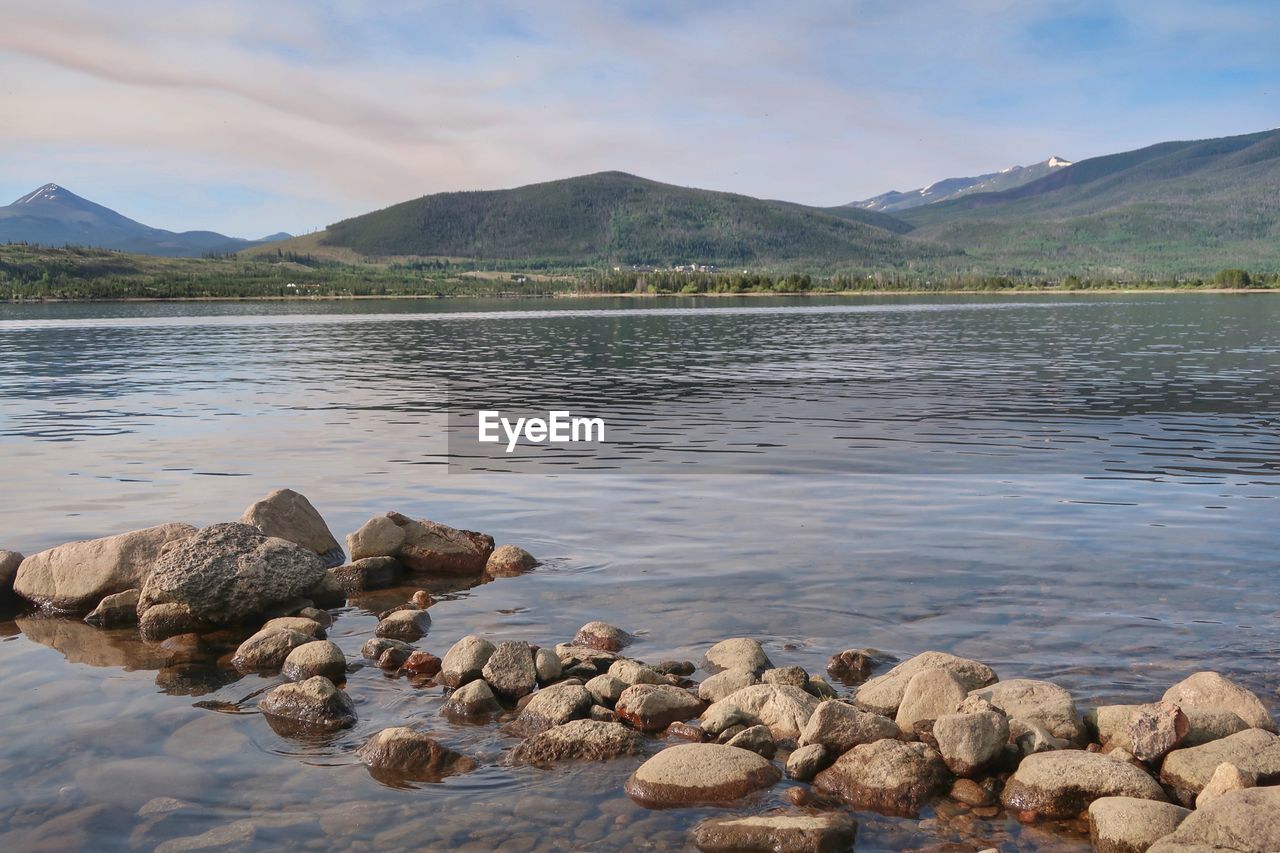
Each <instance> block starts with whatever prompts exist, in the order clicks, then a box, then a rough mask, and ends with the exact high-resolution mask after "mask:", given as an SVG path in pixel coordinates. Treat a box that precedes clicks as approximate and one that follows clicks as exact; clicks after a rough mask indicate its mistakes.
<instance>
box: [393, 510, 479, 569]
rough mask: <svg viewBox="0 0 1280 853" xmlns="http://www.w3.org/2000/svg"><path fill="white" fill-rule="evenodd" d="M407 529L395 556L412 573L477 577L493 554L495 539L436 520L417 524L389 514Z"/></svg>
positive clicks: (398, 515)
mask: <svg viewBox="0 0 1280 853" xmlns="http://www.w3.org/2000/svg"><path fill="white" fill-rule="evenodd" d="M387 518H389V519H391V520H392V521H393V522H394V523H395V524H396V525H397V526H398V527H401V528H403V530H404V534H405V536H404V541H403V542H402V543H400V548H399V549H398V550H397V552H396V554H395V556H396V558H397V559H399V560H400V562H401V563H404V565H405V566H407V567H408V568H409V569H410V570H412V571H415V572H425V573H429V574H435V575H449V576H474V575H479V574H482V573H483V572H484V567H485V563H486V562H487V561H488V559H489V555H490V554H492V553H493V537H492V536H486V535H485V534H483V533H476V532H475V531H472V530H459V529H457V528H454V527H449V526H448V525H444V524H439V523H437V522H434V521H426V520H421V521H417V520H414V519H411V518H408V517H406V516H403V515H400V514H399V513H387Z"/></svg>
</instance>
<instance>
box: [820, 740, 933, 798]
mask: <svg viewBox="0 0 1280 853" xmlns="http://www.w3.org/2000/svg"><path fill="white" fill-rule="evenodd" d="M948 777H949V774H948V773H947V766H946V764H944V763H943V761H942V756H940V755H938V753H937V751H936V750H934V749H933V748H932V747H929V746H927V745H925V744H923V743H903V742H902V741H897V740H878V741H876V742H874V743H868V744H862V745H861V746H855V747H854V748H853V749H851V750H849V751H848V752H846V753H845V754H844V755H842V756H840V758H838V759H837V760H836V763H835V764H833V765H831V766H830V767H828V768H827V769H826V770H823V771H822V772H821V773H819V774H818V775H817V776H816V777H815V778H814V780H813V783H814V786H815V787H817V788H818V790H820V791H823V792H825V793H828V794H831V795H834V796H836V797H839V798H840V799H842V800H844V801H845V802H847V803H849V804H850V805H852V806H853V807H854V808H856V809H873V810H875V811H878V812H883V813H885V814H892V815H904V816H908V817H910V816H914V815H915V814H916V813H917V812H918V811H919V809H920V806H921V805H923V804H924V803H925V802H926V801H927V800H928V799H929V798H930V797H932V796H933V795H934V794H936V793H938V792H940V791H941V790H942V789H943V787H944V786H945V785H946V783H947V779H948Z"/></svg>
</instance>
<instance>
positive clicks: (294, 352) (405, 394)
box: [0, 294, 1280, 850]
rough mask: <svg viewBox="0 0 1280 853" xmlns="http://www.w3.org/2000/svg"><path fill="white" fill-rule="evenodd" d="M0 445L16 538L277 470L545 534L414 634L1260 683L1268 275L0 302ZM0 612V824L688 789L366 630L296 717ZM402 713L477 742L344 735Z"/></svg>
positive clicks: (145, 517) (361, 828) (1275, 376)
mask: <svg viewBox="0 0 1280 853" xmlns="http://www.w3.org/2000/svg"><path fill="white" fill-rule="evenodd" d="M482 407H487V408H494V409H503V410H509V411H513V412H515V411H518V412H532V411H539V410H541V411H546V410H549V409H551V408H558V407H564V408H569V409H572V410H573V411H574V412H575V414H577V413H582V414H593V415H600V416H601V417H602V418H603V419H604V420H605V422H606V424H608V427H609V433H608V434H607V436H606V437H607V438H608V439H610V440H607V441H606V442H605V443H604V444H600V445H597V446H591V447H577V446H566V447H554V448H547V447H543V448H536V447H524V448H521V449H520V450H519V451H518V452H517V453H514V454H506V453H503V452H501V450H500V449H498V450H496V451H495V450H494V449H493V448H492V447H488V446H486V447H485V448H483V449H481V448H479V447H478V446H477V445H475V444H474V441H473V432H472V431H473V430H474V423H475V421H474V418H475V412H476V410H477V409H478V408H482ZM0 453H2V454H3V459H4V460H5V462H4V469H5V470H6V471H8V472H9V474H8V477H7V479H8V481H9V486H8V487H7V488H6V489H5V490H4V491H3V494H0V510H3V512H2V513H0V518H3V523H2V524H0V547H3V548H8V549H13V550H18V551H21V552H23V553H26V554H32V553H34V552H36V551H39V550H42V549H45V548H48V547H51V546H54V545H57V544H60V543H62V542H66V541H69V540H73V539H82V538H91V537H98V536H104V535H109V534H112V533H117V532H121V531H125V530H131V529H135V528H140V527H145V526H149V525H153V524H158V523H161V522H166V521H185V522H190V523H192V524H196V525H204V524H208V523H212V522H216V521H226V520H234V519H236V518H238V517H239V515H240V513H241V512H242V511H243V509H244V508H245V506H247V505H248V504H249V503H251V502H252V501H254V500H256V499H258V498H260V497H261V496H262V495H264V494H265V493H266V492H268V491H270V490H271V489H274V488H279V487H286V486H287V487H290V488H293V489H296V490H298V491H300V492H302V493H304V494H305V495H307V496H308V497H309V498H310V499H311V501H312V502H313V503H314V504H315V505H316V507H317V508H319V510H320V511H321V512H322V513H323V515H324V516H325V518H326V520H327V521H328V523H329V526H330V527H331V529H332V530H333V531H334V533H335V534H336V535H337V536H338V538H339V539H342V538H343V537H344V536H345V535H346V534H347V533H350V532H351V531H353V530H355V529H356V528H357V527H359V526H360V525H361V524H362V523H363V522H364V521H365V520H366V519H368V518H369V517H370V516H372V515H374V514H379V513H382V512H385V511H387V510H393V509H394V510H397V511H399V512H402V513H405V514H407V515H411V516H413V517H418V518H430V519H433V520H437V521H441V522H444V523H446V524H451V525H455V526H459V527H464V528H468V529H472V530H483V531H486V532H488V533H490V534H492V535H493V536H494V537H495V538H496V539H497V541H498V542H499V543H503V542H511V543H515V544H518V545H521V546H523V547H525V548H527V549H528V550H530V551H531V552H533V553H534V554H535V555H537V556H538V557H539V558H540V559H541V560H542V561H543V563H542V565H541V566H539V567H538V568H536V569H534V570H533V571H531V572H529V573H527V574H524V575H522V576H519V577H514V578H503V579H500V580H497V581H495V582H492V583H486V584H483V585H480V586H476V587H473V588H459V587H458V586H457V585H454V586H447V585H439V584H433V585H432V587H431V588H432V589H433V592H435V593H436V595H437V598H438V599H439V600H438V602H437V603H436V604H435V605H434V606H433V607H432V608H431V617H432V626H431V629H430V633H429V634H428V636H427V637H425V638H424V639H423V640H422V641H421V642H420V643H419V644H418V645H419V647H421V648H423V649H426V650H429V651H431V652H434V653H435V654H439V655H443V653H444V652H445V650H446V649H448V647H449V646H450V645H451V644H452V643H453V642H454V641H455V640H457V639H458V638H459V637H461V636H463V635H465V634H469V633H478V634H483V635H486V636H489V637H491V638H494V639H524V640H528V641H530V642H533V643H537V644H539V645H552V644H554V643H556V642H563V641H567V640H569V639H570V638H571V637H572V636H573V634H574V632H575V630H576V629H577V628H578V627H579V626H580V625H582V624H583V623H585V622H587V621H590V620H592V619H603V620H605V621H609V622H612V623H614V624H617V625H620V626H622V627H624V628H627V629H628V630H631V631H633V632H634V633H636V634H637V635H638V637H639V639H638V642H637V643H636V644H635V645H634V646H632V647H631V648H630V649H629V650H628V654H633V655H634V656H636V657H640V658H642V659H645V660H648V661H653V662H656V661H658V660H662V659H667V658H682V659H689V660H697V659H698V658H700V656H701V654H702V652H703V651H705V649H706V648H707V647H708V646H710V645H711V644H712V643H714V642H716V641H717V640H720V639H723V638H726V637H731V636H751V637H755V638H757V639H759V640H760V641H762V642H763V643H764V644H765V647H766V649H767V650H768V652H769V654H770V656H771V658H772V659H773V661H774V662H775V663H776V664H778V665H781V666H786V665H801V666H804V667H806V668H807V669H808V670H809V671H810V672H822V671H823V668H824V665H825V662H826V660H827V659H828V657H829V656H830V655H831V654H833V653H834V652H836V651H839V650H841V649H844V648H849V647H858V646H872V647H875V648H878V649H881V650H883V651H885V652H888V653H891V654H893V655H895V656H897V657H899V658H906V657H908V656H910V655H912V654H916V653H918V652H921V651H924V650H927V649H937V650H942V651H949V652H953V653H956V654H960V655H963V656H965V657H972V658H977V659H979V660H982V661H984V662H986V663H988V664H990V665H991V666H993V667H994V668H995V669H996V671H997V672H998V673H999V674H1000V675H1001V677H1003V678H1010V677H1030V678H1043V679H1049V680H1052V681H1054V682H1056V683H1058V684H1061V685H1063V686H1064V687H1067V688H1068V689H1070V690H1071V691H1072V693H1073V695H1074V697H1075V699H1076V701H1077V703H1078V704H1079V705H1080V707H1081V708H1082V709H1083V708H1086V707H1089V706H1091V705H1094V704H1098V703H1113V702H1142V701H1153V700H1155V699H1157V698H1159V696H1160V694H1161V693H1163V692H1164V690H1165V689H1166V688H1167V687H1168V686H1169V685H1171V684H1172V683H1174V682H1175V681H1177V680H1179V679H1181V678H1183V677H1185V676H1186V675H1188V674H1190V673H1191V672H1194V671H1197V670H1203V669H1215V670H1219V671H1221V672H1222V673H1224V674H1226V675H1228V676H1230V677H1231V678H1233V679H1236V680H1237V681H1239V682H1240V683H1242V684H1244V685H1245V686H1248V687H1249V688H1251V689H1253V690H1255V691H1256V692H1257V693H1258V694H1259V695H1260V696H1261V697H1262V698H1263V701H1264V702H1266V703H1267V704H1268V705H1269V707H1270V708H1271V710H1272V711H1273V712H1274V711H1276V710H1277V709H1278V706H1280V703H1278V702H1277V694H1276V688H1277V687H1280V674H1278V671H1277V669H1276V665H1275V661H1276V658H1277V653H1280V639H1278V638H1280V632H1278V631H1277V629H1278V628H1280V619H1278V617H1280V607H1278V605H1277V601H1278V599H1277V592H1278V591H1280V573H1278V572H1277V569H1280V547H1278V546H1280V524H1278V523H1277V522H1278V521H1280V503H1277V498H1280V298H1277V297H1275V296H1271V295H1250V296H1239V295H1207V294H1202V295H1193V294H1168V295H1163V294H1145V295H1108V296H1099V295H1070V296H1068V295H1065V294H1064V295H1045V294H1040V295H1030V296H1022V297H1013V296H991V297H962V296H957V297H905V296H904V297H851V298H805V299H777V300H775V299H765V298H744V299H674V298H673V299H663V300H634V299H632V300H628V299H616V300H608V299H558V300H536V301H527V302H526V301H505V302H484V301H481V300H385V301H375V300H369V301H358V302H319V301H317V302H291V303H272V302H244V303H239V302H237V303H216V302H210V303H112V304H102V305H88V304H54V305H7V306H0ZM416 588H417V586H416V585H415V586H410V587H407V588H399V589H392V590H384V591H379V592H377V593H366V594H363V595H361V596H358V597H356V598H353V599H352V600H351V601H350V602H349V606H348V607H346V608H343V609H342V610H341V611H337V613H338V618H337V620H336V622H335V624H334V627H333V628H332V629H331V630H330V638H331V639H333V640H334V641H335V642H337V643H338V644H339V645H340V646H341V647H342V648H343V650H344V651H345V652H346V653H347V655H348V658H349V659H352V660H359V650H360V647H361V645H362V643H363V642H364V640H365V639H367V638H368V637H369V636H371V635H372V630H373V626H374V624H375V623H376V616H375V615H374V614H376V613H377V612H378V611H379V610H382V609H385V608H386V607H388V606H391V605H394V604H397V603H400V602H401V601H403V600H404V599H405V598H407V596H408V594H409V593H410V592H412V591H413V589H416ZM0 619H5V620H7V621H0V636H3V638H4V639H3V641H2V642H0V680H2V681H3V684H4V685H5V686H6V689H5V690H4V692H3V694H2V695H0V712H2V713H3V716H4V719H5V720H6V736H5V739H4V745H3V747H0V779H3V781H4V782H5V784H3V785H0V847H3V848H4V849H19V848H20V847H23V846H25V847H27V848H30V847H32V846H33V845H37V844H46V845H49V846H51V847H54V848H66V847H75V846H83V847H90V846H91V847H92V848H93V849H96V850H114V849H121V850H132V849H147V850H150V849H153V848H155V847H156V846H157V845H160V844H162V843H163V842H165V841H168V840H171V839H180V838H184V837H187V836H193V835H198V834H200V833H204V832H207V831H215V832H224V833H226V835H225V837H222V838H221V840H222V842H223V843H224V844H225V845H226V846H230V847H234V846H236V845H237V844H238V845H240V846H242V847H245V848H253V849H266V848H272V847H283V846H286V845H287V846H289V847H296V848H300V849H316V850H346V849H357V848H368V847H370V846H373V847H375V848H377V849H385V850H395V849H424V848H426V849H442V848H465V847H467V846H470V847H472V848H473V849H493V848H495V847H497V846H499V844H502V843H505V844H507V845H508V846H507V847H505V848H504V849H542V848H546V849H569V848H589V849H599V850H613V849H630V848H643V847H652V848H656V849H662V848H668V849H679V848H680V847H681V846H682V845H683V844H684V838H685V833H686V831H687V829H688V828H689V827H690V826H692V825H693V824H694V823H696V822H697V821H698V820H700V819H702V818H703V817H705V816H707V815H708V814H711V813H713V810H708V809H684V810H675V811H659V812H651V811H646V810H645V809H642V808H640V807H639V806H636V805H634V804H632V803H631V802H630V801H629V800H628V799H627V798H626V796H625V794H624V793H623V791H622V785H623V782H624V781H625V779H626V777H627V775H628V774H629V773H630V772H631V770H632V769H634V767H635V766H636V764H638V759H636V760H631V759H622V760H618V761H616V762H611V763H606V764H601V765H592V766H590V767H572V768H567V769H559V770H555V771H544V770H536V769H531V768H512V767H508V766H506V765H505V764H504V762H503V756H504V754H505V751H506V750H509V749H510V748H511V747H512V746H513V745H514V744H515V743H516V742H517V741H515V740H514V739H511V738H506V737H503V736H502V735H501V734H500V733H499V732H498V731H497V730H496V727H494V726H492V725H488V726H465V725H456V724H453V723H450V722H448V721H446V720H445V719H444V718H443V717H441V716H440V715H439V709H440V706H441V704H442V702H443V698H442V695H441V690H440V689H439V688H430V689H425V690H424V689H419V688H415V687H414V686H412V685H410V684H408V683H407V682H406V681H405V680H403V679H400V680H396V679H393V678H390V677H388V676H387V675H385V674H384V673H382V672H381V671H379V670H378V669H376V668H375V667H367V668H364V669H361V670H358V671H356V672H354V673H353V674H351V675H350V676H349V679H348V685H347V687H348V691H349V692H350V694H351V696H352V698H353V699H354V700H355V701H356V703H357V706H358V710H359V714H360V721H359V723H358V724H357V725H356V727H355V728H354V729H351V730H348V731H345V732H342V733H341V734H339V735H336V736H334V737H331V738H323V739H318V740H308V741H300V740H297V739H291V738H286V737H281V736H279V735H277V734H276V733H275V732H274V731H273V730H272V729H271V728H270V727H269V726H268V725H267V724H266V723H265V721H264V720H263V718H262V717H261V716H260V715H257V714H252V713H243V714H229V713H219V712H217V711H214V710H209V709H207V708H205V707H196V705H195V703H197V702H211V701H212V702H232V703H235V702H240V701H241V700H244V699H245V698H246V697H249V696H250V695H251V694H254V693H255V692H257V691H261V690H262V689H264V688H266V687H269V686H271V685H273V684H274V683H276V682H277V681H278V679H267V678H261V677H258V676H248V677H241V676H239V675H237V674H236V673H235V672H234V671H230V670H228V669H226V668H225V667H219V666H218V665H217V663H216V662H215V660H214V659H212V658H211V659H209V660H182V661H175V660H174V659H173V658H172V656H169V655H168V654H167V653H166V652H165V651H164V650H161V649H158V648H156V647H155V646H153V645H150V644H147V643H144V642H142V641H140V640H139V639H138V637H137V633H136V631H121V630H116V631H99V630H97V629H94V628H91V627H89V626H87V625H84V624H82V623H79V622H76V621H73V620H60V619H48V618H42V617H39V616H37V615H21V614H19V615H17V617H16V618H8V617H0ZM246 707H247V708H249V709H251V708H252V707H254V703H253V702H249V703H248V705H247V706H246ZM405 722H409V723H413V724H418V725H421V726H423V727H424V728H427V729H429V730H431V731H432V732H434V733H435V734H436V735H437V736H439V738H440V739H441V740H442V741H443V742H445V743H447V744H448V745H450V746H452V747H454V748H456V749H459V750H461V751H463V752H465V753H467V754H468V755H471V756H473V757H476V758H477V759H478V760H479V761H480V763H481V768H480V769H479V770H477V771H475V772H473V773H470V774H466V775H463V776H458V777H454V778H451V779H449V780H447V781H446V782H444V783H442V784H438V785H422V786H420V787H416V788H395V787H388V786H385V785H383V784H381V783H379V782H378V781H376V780H375V779H373V778H372V777H371V776H370V775H369V773H368V772H367V771H366V769H365V768H364V767H363V766H362V765H361V764H360V763H359V761H358V760H357V758H356V757H355V755H354V750H355V749H356V748H357V747H358V746H359V745H360V744H361V743H363V741H364V740H365V739H366V738H367V737H368V736H369V735H370V734H372V733H373V732H376V731H377V730H379V729H381V728H383V727H385V726H388V725H399V724H402V723H405ZM789 784H791V783H784V784H782V785H779V786H777V787H776V788H775V789H773V790H772V791H771V792H769V793H768V794H767V795H765V796H764V797H763V798H761V799H758V800H755V801H751V802H750V803H748V804H746V805H744V807H743V808H744V809H745V810H747V811H760V810H764V809H767V808H769V807H771V806H773V805H777V804H780V803H782V802H783V800H782V794H783V791H784V790H785V789H786V787H787V786H788V785H789ZM158 797H172V798H175V799H176V800H178V801H180V802H178V803H176V804H173V803H170V804H169V805H168V806H165V805H164V803H163V801H156V798H158ZM148 804H150V805H149V807H148ZM144 807H148V808H144ZM140 810H142V811H143V813H142V814H139V811H140ZM857 817H858V820H859V822H860V824H861V826H860V829H859V845H858V849H859V850H863V849H866V850H902V849H926V848H927V849H936V848H931V847H930V845H934V844H937V843H940V842H953V843H955V844H956V845H959V846H956V847H949V848H946V849H956V850H963V849H973V850H979V849H983V848H984V847H988V846H997V847H1001V848H1002V849H1007V850H1017V849H1042V848H1044V847H1046V846H1050V845H1056V846H1055V849H1067V850H1071V849H1080V850H1086V849H1088V843H1087V837H1082V836H1081V834H1080V826H1079V825H1078V824H1074V825H1059V826H1047V827H1045V826H1041V827H1028V828H1024V827H1020V826H1019V825H1018V824H1017V823H1016V821H1013V820H1012V819H1010V818H1008V817H1007V816H1006V815H1004V814H1001V815H999V816H997V817H994V818H978V817H975V816H974V815H973V814H955V813H952V812H951V811H947V810H943V809H938V810H937V811H936V812H935V810H934V809H932V808H931V809H927V810H926V811H925V812H924V813H923V814H922V815H921V818H920V820H914V819H912V820H908V819H900V818H890V817H883V816H879V815H876V814H874V813H869V812H862V813H859V814H858V815H857ZM1086 835H1087V830H1086ZM215 838H218V836H215Z"/></svg>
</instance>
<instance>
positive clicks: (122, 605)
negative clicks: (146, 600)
mask: <svg viewBox="0 0 1280 853" xmlns="http://www.w3.org/2000/svg"><path fill="white" fill-rule="evenodd" d="M141 592H142V591H141V590H137V589H126V590H125V591H124V592H117V593H114V594H112V595H108V596H107V597H105V598H103V599H102V601H100V602H98V606H97V607H95V608H94V609H93V611H92V612H91V613H89V615H88V616H86V617H84V621H86V622H88V623H89V624H90V625H97V626H98V627H99V628H118V627H122V626H126V625H137V624H138V596H139V595H141Z"/></svg>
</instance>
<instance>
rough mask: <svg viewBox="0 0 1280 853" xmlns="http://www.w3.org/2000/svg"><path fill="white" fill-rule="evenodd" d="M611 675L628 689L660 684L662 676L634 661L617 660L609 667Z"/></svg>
mask: <svg viewBox="0 0 1280 853" xmlns="http://www.w3.org/2000/svg"><path fill="white" fill-rule="evenodd" d="M609 675H611V676H612V677H614V678H616V679H618V680H619V681H621V682H622V683H623V684H625V685H627V686H628V687H630V686H632V685H633V684H658V683H659V682H661V681H662V676H660V675H658V673H656V672H654V671H653V670H652V669H650V668H649V667H647V666H645V665H644V664H642V663H640V662H639V661H634V660H616V661H614V662H613V663H612V664H611V665H610V666H609Z"/></svg>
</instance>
